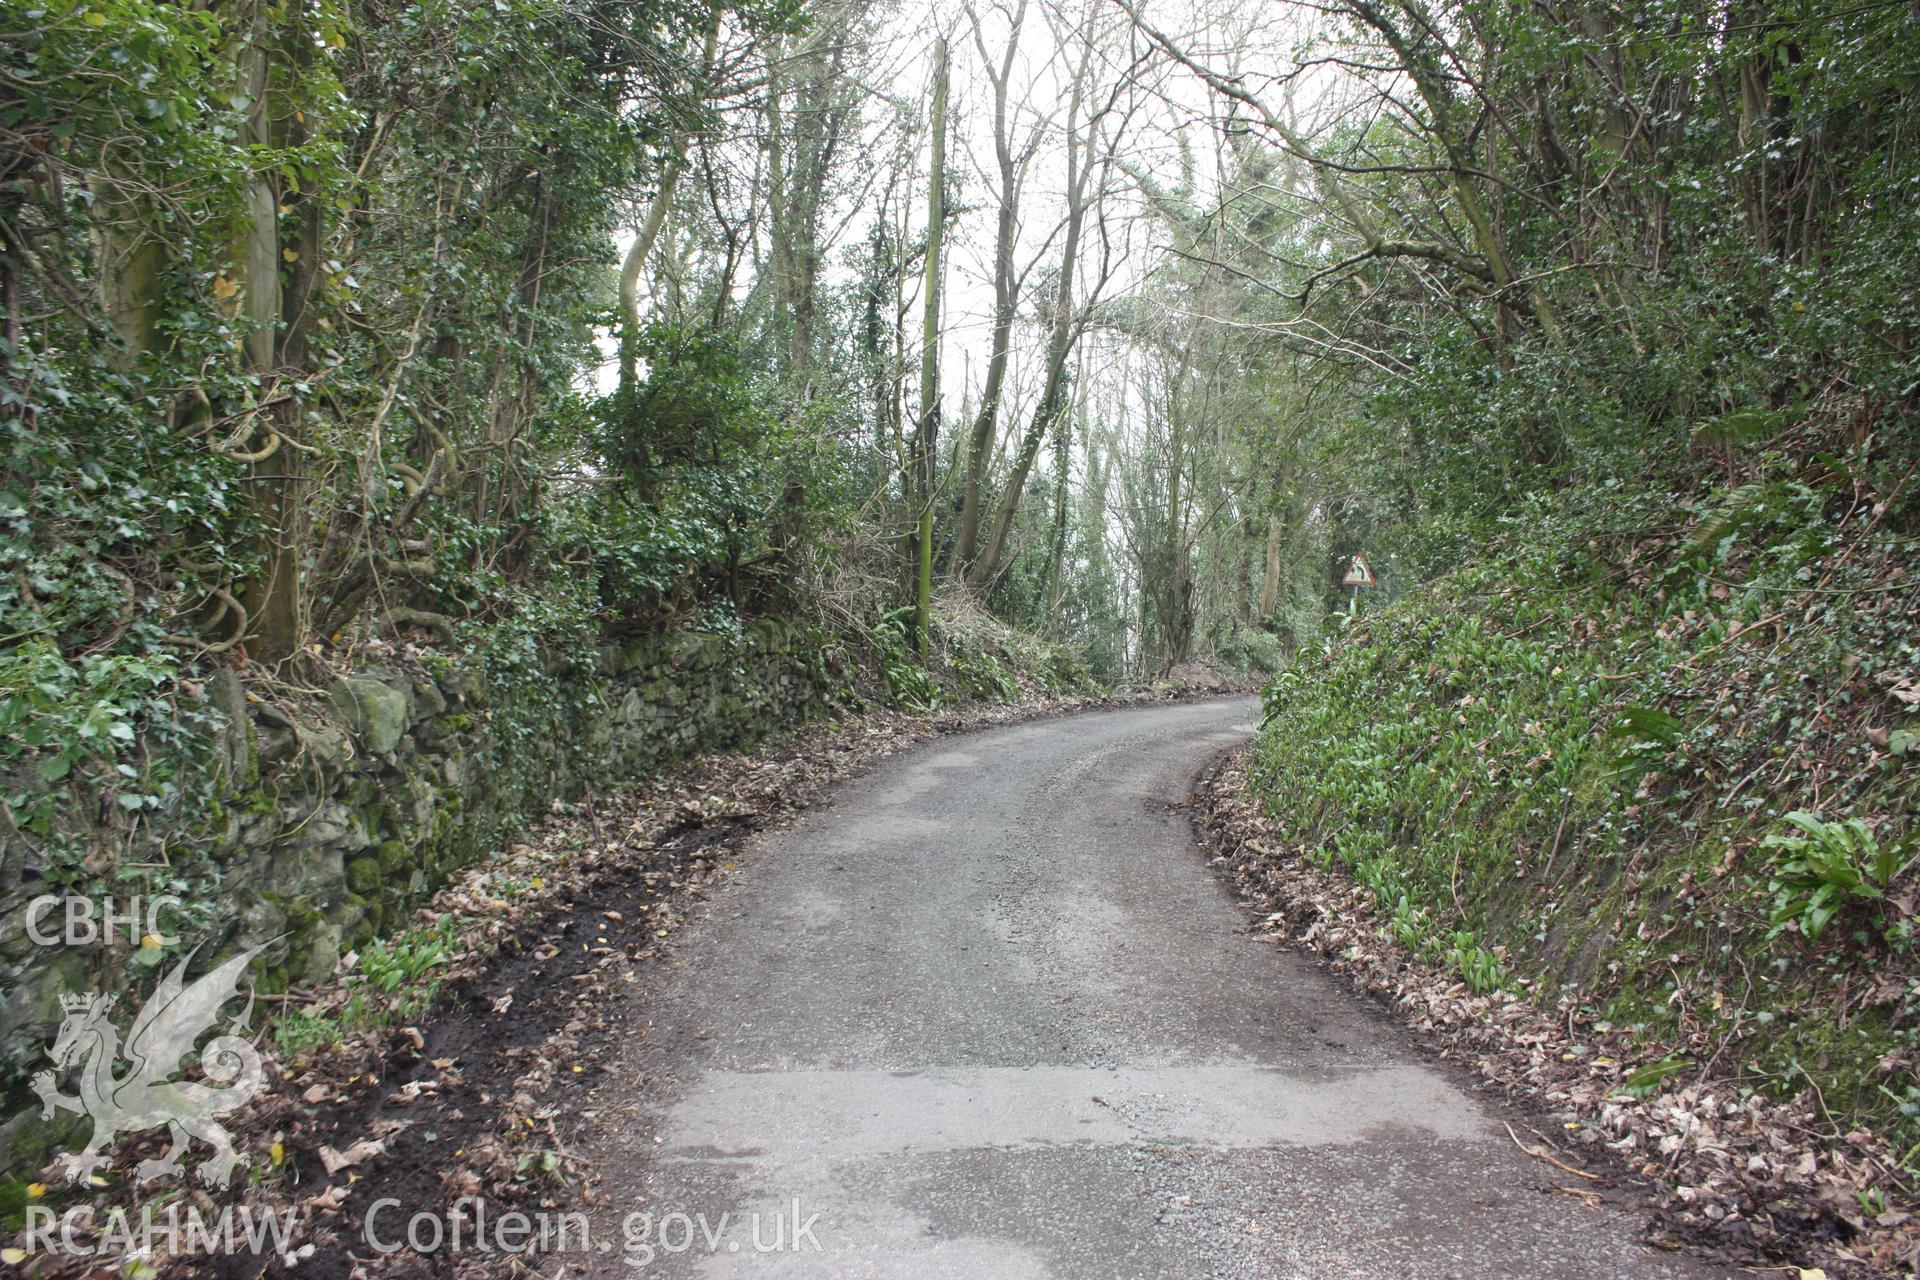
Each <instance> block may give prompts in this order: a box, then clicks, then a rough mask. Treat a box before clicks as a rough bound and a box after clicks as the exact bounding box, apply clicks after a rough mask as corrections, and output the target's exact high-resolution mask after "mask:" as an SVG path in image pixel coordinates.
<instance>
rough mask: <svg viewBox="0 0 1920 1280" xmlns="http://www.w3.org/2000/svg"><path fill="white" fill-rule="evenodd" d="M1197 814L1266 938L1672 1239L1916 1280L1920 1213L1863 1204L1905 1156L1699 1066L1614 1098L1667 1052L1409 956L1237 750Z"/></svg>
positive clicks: (1367, 895) (1885, 1186)
mask: <svg viewBox="0 0 1920 1280" xmlns="http://www.w3.org/2000/svg"><path fill="white" fill-rule="evenodd" d="M1194 816H1195V819H1196V821H1197V822H1198V824H1199V825H1200V827H1201V829H1202V830H1203V831H1204V832H1205V833H1206V835H1207V836H1208V838H1209V839H1210V841H1211V843H1212V844H1213V847H1214V852H1215V855H1216V856H1215V862H1216V863H1217V864H1219V865H1221V866H1223V867H1224V868H1225V869H1226V870H1227V872H1228V873H1229V874H1230V875H1231V876H1232V877H1233V878H1234V881H1235V883H1236V885H1237V887H1238V888H1239V890H1240V892H1241V894H1242V896H1243V897H1244V898H1245V899H1246V901H1247V902H1248V904H1249V905H1250V906H1251V907H1252V908H1253V909H1254V910H1256V911H1258V912H1260V913H1261V914H1262V916H1263V917H1264V919H1263V920H1262V922H1261V925H1262V927H1263V928H1264V929H1265V930H1266V931H1267V932H1266V933H1265V935H1264V936H1263V938H1262V940H1263V941H1267V942H1272V943H1275V944H1280V945H1289V944H1292V945H1300V946H1303V947H1305V948H1306V949H1308V950H1310V951H1312V952H1315V953H1317V954H1318V955H1320V956H1321V957H1323V958H1324V959H1325V960H1326V961H1327V962H1328V963H1329V964H1330V965H1331V966H1332V967H1333V968H1335V969H1337V970H1340V971H1342V972H1344V973H1346V974H1348V975H1349V976H1350V977H1351V978H1352V979H1353V982H1354V985H1355V986H1356V987H1358V988H1360V989H1361V990H1363V991H1365V992H1366V993H1367V994H1369V995H1372V996H1374V997H1376V998H1378V999H1381V1000H1383V1001H1386V1002H1388V1003H1390V1004H1392V1005H1393V1006H1394V1009H1395V1011H1396V1012H1397V1013H1398V1014H1399V1016H1400V1017H1401V1019H1402V1020H1403V1021H1405V1022H1406V1023H1408V1024H1409V1025H1410V1026H1412V1027H1414V1028H1415V1029H1416V1030H1418V1031H1420V1032H1422V1033H1423V1034H1425V1035H1427V1036H1428V1037H1430V1038H1431V1039H1432V1040H1433V1041H1434V1042H1435V1043H1436V1044H1437V1045H1438V1046H1439V1047H1440V1049H1441V1052H1442V1055H1443V1056H1445V1057H1450V1058H1454V1059H1457V1060H1459V1061H1462V1062H1465V1063H1466V1064H1468V1065H1469V1066H1471V1067H1472V1068H1473V1069H1474V1070H1476V1071H1477V1072H1479V1074H1481V1075H1482V1076H1484V1077H1485V1078H1487V1079H1489V1080H1492V1081H1493V1082H1495V1083H1497V1084H1499V1085H1501V1086H1503V1087H1505V1088H1506V1089H1508V1090H1510V1091H1511V1092H1513V1093H1515V1094H1519V1095H1522V1096H1525V1097H1527V1098H1529V1099H1531V1100H1532V1101H1534V1102H1535V1103H1541V1104H1544V1105H1545V1106H1546V1107H1547V1108H1548V1109H1550V1110H1551V1111H1553V1112H1557V1113H1558V1114H1559V1117H1560V1119H1561V1120H1562V1122H1563V1124H1564V1126H1565V1129H1566V1130H1567V1137H1568V1139H1569V1140H1570V1141H1572V1142H1574V1143H1576V1144H1578V1145H1581V1146H1585V1147H1588V1148H1590V1149H1593V1150H1594V1151H1595V1154H1599V1155H1602V1156H1611V1157H1612V1158H1614V1159H1616V1160H1618V1161H1619V1162H1620V1164H1621V1165H1622V1166H1623V1167H1625V1168H1628V1169H1631V1170H1633V1171H1634V1172H1636V1173H1638V1174H1639V1175H1641V1176H1643V1177H1645V1178H1648V1179H1650V1180H1652V1181H1653V1182H1654V1183H1655V1187H1656V1190H1657V1193H1658V1195H1659V1200H1660V1206H1659V1207H1660V1211H1661V1217H1662V1225H1663V1226H1664V1227H1665V1228H1666V1229H1667V1230H1668V1231H1669V1232H1670V1233H1671V1234H1672V1235H1673V1236H1674V1237H1676V1238H1680V1239H1684V1240H1686V1241H1689V1242H1692V1243H1697V1244H1703V1245H1706V1246H1709V1247H1712V1248H1716V1249H1718V1250H1720V1251H1721V1252H1723V1253H1725V1254H1726V1255H1727V1256H1729V1257H1732V1258H1736V1259H1740V1260H1743V1261H1758V1262H1761V1263H1763V1264H1767V1265H1764V1266H1763V1268H1762V1269H1763V1270H1764V1271H1772V1272H1775V1273H1782V1272H1798V1274H1799V1276H1800V1277H1801V1280H1826V1277H1827V1276H1828V1275H1829V1274H1833V1275H1835V1276H1836V1277H1842V1278H1845V1280H1854V1278H1856V1277H1866V1276H1893V1275H1903V1276H1910V1275H1913V1274H1914V1273H1915V1267H1916V1263H1920V1217H1915V1216H1914V1214H1913V1213H1912V1212H1911V1206H1910V1205H1908V1206H1905V1207H1901V1206H1899V1205H1893V1206H1892V1207H1888V1208H1885V1209H1884V1210H1882V1211H1880V1212H1877V1213H1869V1212H1868V1210H1867V1209H1866V1207H1865V1206H1866V1205H1867V1204H1868V1203H1869V1202H1871V1201H1874V1200H1875V1199H1876V1198H1877V1197H1881V1196H1884V1197H1885V1199H1886V1200H1887V1201H1888V1202H1892V1201H1895V1200H1896V1199H1898V1198H1899V1196H1898V1192H1899V1189H1900V1187H1899V1183H1898V1182H1897V1181H1896V1180H1895V1179H1894V1178H1892V1177H1891V1176H1889V1172H1888V1171H1889V1170H1892V1169H1895V1168H1897V1167H1898V1166H1899V1153H1897V1152H1893V1151H1890V1150H1888V1149H1887V1147H1886V1145H1885V1144H1884V1143H1882V1142H1880V1141H1878V1140H1877V1139H1876V1138H1875V1137H1874V1136H1873V1135H1871V1134H1868V1133H1865V1132H1860V1131H1855V1132H1852V1133H1847V1134H1844V1135H1838V1136H1833V1135H1828V1134H1825V1133H1823V1131H1822V1128H1821V1120H1820V1116H1819V1114H1818V1112H1817V1110H1816V1105H1815V1100H1811V1099H1803V1100H1797V1101H1795V1102H1793V1103H1790V1104H1778V1103H1773V1102H1770V1101H1768V1100H1766V1099H1765V1098H1762V1097H1759V1096H1755V1095H1752V1094H1751V1093H1749V1094H1746V1095H1744V1096H1743V1094H1742V1092H1741V1090H1740V1089H1739V1088H1738V1087H1737V1086H1736V1085H1735V1084H1734V1083H1733V1082H1730V1081H1728V1080H1726V1079H1723V1078H1718V1077H1708V1078H1705V1079H1702V1078H1700V1076H1699V1073H1698V1072H1697V1071H1683V1072H1673V1073H1667V1072H1662V1073H1661V1074H1660V1076H1659V1078H1658V1079H1657V1081H1656V1087H1654V1088H1653V1089H1652V1090H1651V1091H1650V1092H1648V1093H1647V1094H1646V1096H1644V1097H1634V1096H1631V1095H1629V1094H1628V1093H1625V1092H1623V1089H1624V1088H1625V1087H1626V1084H1627V1081H1628V1078H1629V1077H1631V1076H1633V1075H1634V1073H1635V1072H1636V1071H1638V1070H1641V1069H1643V1068H1645V1067H1646V1066H1647V1065H1648V1064H1650V1063H1659V1062H1660V1061H1661V1060H1662V1059H1663V1058H1667V1057H1670V1056H1672V1055H1669V1054H1667V1053H1665V1052H1663V1051H1660V1050H1658V1049H1657V1048H1650V1047H1648V1046H1635V1045H1634V1044H1632V1043H1631V1042H1629V1041H1628V1040H1627V1039H1626V1037H1625V1036H1624V1035H1623V1034H1621V1033H1619V1032H1614V1031H1602V1030H1601V1028H1599V1027H1597V1026H1594V1025H1592V1024H1591V1022H1586V1021H1585V1020H1584V1018H1583V1015H1582V1014H1581V1013H1580V1011H1579V1010H1578V1009H1577V1007H1575V1006H1574V1005H1573V1004H1572V1003H1571V1002H1570V1001H1568V1002H1562V1003H1559V1004H1558V1005H1556V1006H1555V1007H1553V1008H1551V1009H1545V1008H1542V1007H1540V1006H1539V1005H1536V1004H1535V1003H1533V999H1534V998H1536V997H1521V996H1517V995H1515V994H1513V993H1512V992H1507V991H1494V992H1489V993H1487V994H1484V995H1476V994H1474V993H1473V992H1472V991H1470V990H1469V989H1468V988H1467V986H1466V985H1465V984H1464V983H1462V982H1461V981H1460V980H1459V978H1458V977H1457V976H1456V975H1454V974H1452V973H1450V972H1447V971H1443V970H1440V969H1437V968H1435V967H1433V966H1431V965H1428V964H1426V963H1425V962H1423V961H1422V960H1421V959H1420V958H1418V957H1416V956H1414V955H1412V954H1410V953H1409V952H1408V951H1407V950H1406V949H1405V948H1403V947H1401V946H1400V945H1399V944H1398V943H1397V942H1395V941H1394V940H1393V938H1392V936H1391V933H1390V932H1389V930H1388V928H1387V921H1386V920H1384V919H1383V918H1382V917H1381V915H1380V914H1379V911H1378V908H1377V906H1376V904H1375V902H1374V900H1373V895H1372V893H1371V891H1370V890H1368V889H1367V888H1366V887H1365V886H1364V885H1361V884H1359V883H1358V882H1357V881H1355V880H1354V879H1353V878H1352V877H1351V876H1349V875H1346V874H1344V873H1342V872H1340V871H1329V870H1323V869H1321V868H1320V867H1318V866H1316V865H1315V864H1314V862H1313V861H1312V860H1311V859H1310V858H1308V857H1307V856H1305V853H1306V851H1304V850H1301V849H1298V848H1295V847H1293V846H1292V845H1291V844H1290V843H1289V842H1288V840H1287V838H1286V833H1285V832H1283V831H1280V830H1279V829H1278V828H1277V826H1276V824H1275V823H1274V821H1273V820H1272V819H1271V818H1269V817H1268V816H1267V815H1266V813H1265V812H1264V810H1263V808H1262V806H1261V805H1260V804H1259V802H1258V801H1257V800H1255V799H1254V798H1252V797H1251V796H1250V795H1249V794H1248V790H1247V780H1246V753H1245V750H1244V749H1243V750H1241V751H1239V752H1236V753H1235V754H1234V755H1233V756H1231V757H1229V758H1228V759H1227V760H1226V761H1225V762H1224V763H1222V764H1221V765H1220V766H1218V767H1217V768H1215V769H1214V770H1213V771H1212V772H1211V773H1210V774H1209V775H1208V777H1207V778H1206V779H1205V781H1204V782H1203V783H1202V786H1201V789H1200V792H1199V794H1198V795H1197V796H1196V797H1195V803H1194ZM1576 1028H1577V1029H1578V1031H1577V1035H1578V1039H1577V1042H1576V1039H1575V1034H1576ZM1515 1141H1516V1142H1518V1141H1519V1139H1518V1138H1517V1137H1516V1138H1515ZM1521 1145H1522V1149H1523V1150H1527V1151H1529V1153H1530V1154H1540V1155H1542V1158H1546V1159H1548V1160H1549V1162H1550V1163H1552V1164H1554V1165H1556V1166H1558V1167H1560V1168H1562V1169H1567V1170H1568V1171H1569V1172H1575V1171H1574V1170H1572V1169H1571V1167H1570V1166H1568V1165H1566V1164H1564V1163H1563V1162H1561V1161H1560V1160H1558V1159H1552V1158H1551V1157H1548V1156H1546V1155H1545V1153H1544V1149H1541V1150H1538V1151H1536V1150H1535V1149H1534V1148H1531V1147H1528V1146H1527V1145H1526V1144H1521ZM1569 1191H1571V1189H1569ZM1863 1193H1864V1194H1863ZM1782 1263H1785V1264H1786V1265H1785V1266H1782V1265H1781V1264H1782ZM1809 1263H1818V1264H1819V1265H1817V1266H1810V1265H1807V1264H1809Z"/></svg>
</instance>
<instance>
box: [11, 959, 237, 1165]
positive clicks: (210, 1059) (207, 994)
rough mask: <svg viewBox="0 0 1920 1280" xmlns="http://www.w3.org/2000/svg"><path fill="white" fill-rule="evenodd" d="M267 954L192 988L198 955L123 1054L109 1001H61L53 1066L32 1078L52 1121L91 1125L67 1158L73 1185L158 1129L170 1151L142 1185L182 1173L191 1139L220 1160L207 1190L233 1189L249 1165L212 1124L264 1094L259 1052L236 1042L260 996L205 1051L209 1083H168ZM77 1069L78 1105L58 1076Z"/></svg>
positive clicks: (170, 983) (141, 1020)
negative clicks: (116, 1142) (72, 1117)
mask: <svg viewBox="0 0 1920 1280" xmlns="http://www.w3.org/2000/svg"><path fill="white" fill-rule="evenodd" d="M259 952H260V948H259V947H253V948H251V949H249V950H247V951H243V952H241V953H240V954H239V955H237V956H234V957H233V958H232V959H231V960H228V961H226V962H225V963H223V964H221V965H220V966H219V967H217V968H215V969H214V970H213V971H212V972H210V973H208V974H206V975H205V976H204V977H201V978H199V979H197V980H195V981H194V982H193V983H191V984H189V983H187V982H186V980H185V978H186V970H187V965H188V963H189V962H190V961H191V960H192V958H193V957H192V956H188V957H187V959H185V960H182V961H181V962H180V963H179V964H178V965H176V966H174V969H173V971H172V972H171V973H169V974H167V976H166V977H165V978H163V979H161V981H160V985H159V987H157V988H156V989H155V990H154V993H153V996H152V998H151V999H149V1000H148V1001H147V1002H146V1004H145V1005H143V1006H142V1007H141V1009H140V1012H139V1013H138V1014H136V1015H135V1016H134V1019H133V1025H132V1027H130V1028H129V1029H128V1031H127V1042H126V1045H125V1047H124V1048H122V1046H121V1044H120V1032H119V1030H118V1029H117V1028H115V1026H114V1025H113V1022H112V1020H111V1019H110V1018H109V1017H108V1016H107V1015H108V1011H109V1010H110V1009H111V1007H112V1005H113V1000H112V998H111V997H103V996H98V995H80V996H63V997H62V998H61V1005H62V1007H63V1008H64V1009H65V1011H66V1018H65V1019H64V1020H63V1021H62V1022H61V1024H60V1032H59V1034H58V1035H57V1036H56V1037H55V1039H54V1042H53V1048H52V1049H51V1050H50V1051H49V1053H48V1056H49V1057H51V1058H52V1059H53V1068H52V1069H51V1070H46V1071H42V1072H40V1073H39V1074H38V1075H36V1076H34V1078H33V1090H34V1092H35V1093H37V1094H39V1095H40V1104H41V1114H42V1115H43V1116H49V1117H50V1116H52V1115H53V1113H54V1112H55V1111H56V1110H62V1111H76V1112H79V1113H81V1114H83V1115H86V1116H88V1117H89V1118H91V1119H92V1121H93V1136H92V1138H90V1139H89V1140H88V1142H87V1145H86V1149H85V1150H83V1151H81V1152H79V1153H78V1154H75V1153H72V1152H67V1153H65V1154H63V1155H61V1157H60V1159H59V1166H60V1171H61V1173H62V1174H64V1175H65V1177H66V1179H67V1180H68V1181H69V1182H78V1181H79V1180H80V1179H82V1178H85V1177H88V1176H90V1175H91V1174H92V1173H93V1172H94V1171H95V1170H96V1169H98V1168H99V1167H100V1166H101V1165H103V1164H105V1163H107V1156H106V1153H105V1151H106V1147H107V1144H108V1143H110V1142H112V1141H113V1136H114V1135H115V1134H116V1133H138V1132H140V1131H142V1130H145V1129H153V1128H157V1127H159V1126H160V1125H165V1126H166V1127H167V1132H168V1135H169V1136H170V1137H171V1139H172V1146H171V1147H170V1148H169V1149H168V1151H167V1153H166V1154H165V1155H164V1156H161V1157H160V1158H158V1159H155V1160H145V1161H142V1162H141V1164H140V1166H139V1169H138V1174H139V1178H140V1181H142V1182H147V1181H150V1180H151V1179H154V1178H158V1177H161V1176H163V1175H165V1174H169V1173H179V1172H180V1157H181V1155H182V1153H184V1152H185V1151H186V1149H187V1141H188V1139H189V1137H192V1138H198V1139H200V1140H201V1141H202V1142H204V1143H206V1144H207V1145H209V1146H211V1147H212V1148H213V1156H212V1158H211V1159H209V1160H208V1161H207V1162H206V1163H204V1164H202V1165H201V1166H200V1168H199V1170H198V1172H199V1176H200V1179H201V1181H203V1182H205V1183H207V1184H208V1185H209V1186H216V1187H224V1186H226V1185H227V1181H228V1179H230V1178H231V1177H232V1176H233V1170H234V1167H235V1166H236V1165H240V1164H244V1163H246V1160H247V1157H246V1156H244V1155H242V1154H240V1153H239V1152H237V1151H235V1150H234V1149H233V1137H232V1135H231V1134H229V1133H228V1132H227V1130H226V1128H225V1126H223V1125H221V1124H220V1123H219V1122H217V1121H216V1120H215V1119H214V1117H215V1116H216V1115H219V1114H221V1113H222V1112H226V1111H232V1110H233V1109H234V1108H235V1107H238V1106H240V1105H242V1104H243V1103H245V1102H246V1101H247V1100H248V1099H250V1098H252V1097H253V1096H254V1095H255V1094H256V1093H258V1092H260V1086H261V1082H262V1080H263V1078H264V1071H263V1070H262V1067H261V1063H260V1053H259V1051H258V1050H256V1049H255V1048H254V1047H253V1045H251V1044H250V1043H248V1042H247V1040H246V1039H245V1038H244V1037H243V1036H241V1035H237V1034H234V1033H236V1032H240V1031H244V1030H245V1029H246V1026H247V1020H248V1017H249V1016H250V1014H251V1013H252V1011H253V998H252V996H251V995H249V996H248V998H247V1007H246V1008H245V1009H244V1010H242V1011H241V1012H240V1015H239V1016H238V1017H236V1018H234V1019H233V1020H232V1021H231V1022H229V1023H228V1024H227V1027H226V1033H225V1034H223V1035H219V1036H216V1037H214V1038H213V1039H212V1040H210V1041H208V1042H207V1046H206V1048H205V1049H204V1050H202V1052H201V1054H200V1067H201V1070H202V1071H203V1072H205V1074H206V1081H204V1082H202V1081H190V1082H187V1083H181V1084H176V1083H174V1082H173V1081H172V1080H171V1079H170V1078H169V1077H171V1076H172V1075H173V1074H174V1072H175V1070H176V1069H177V1068H178V1067H179V1065H180V1060H181V1059H182V1058H184V1057H186V1056H187V1055H188V1054H190V1053H192V1052H193V1047H194V1043H195V1042H196V1041H197V1040H199V1038H200V1036H201V1035H202V1034H203V1033H204V1032H205V1031H206V1030H207V1029H208V1028H210V1027H212V1026H213V1025H214V1023H215V1022H216V1021H217V1020H218V1019H219V1016H220V1008H221V1006H222V1005H224V1004H226V1003H227V1002H228V1001H229V1000H232V999H234V998H235V997H236V996H237V995H238V994H239V982H240V975H241V974H242V973H244V972H245V971H246V967H247V963H248V961H250V960H252V959H253V957H254V956H255V955H257V954H259ZM121 1059H124V1060H125V1061H126V1063H127V1069H126V1071H125V1072H124V1073H122V1074H119V1075H116V1074H115V1073H114V1067H115V1065H116V1063H118V1062H119V1061H120V1060H121ZM70 1067H77V1068H78V1070H77V1072H76V1073H75V1082H76V1084H77V1085H78V1088H79V1095H78V1096H77V1097H76V1096H70V1095H68V1094H63V1093H61V1092H60V1091H59V1086H58V1085H57V1083H56V1082H55V1077H54V1073H55V1071H64V1070H66V1069H68V1068H70Z"/></svg>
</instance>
